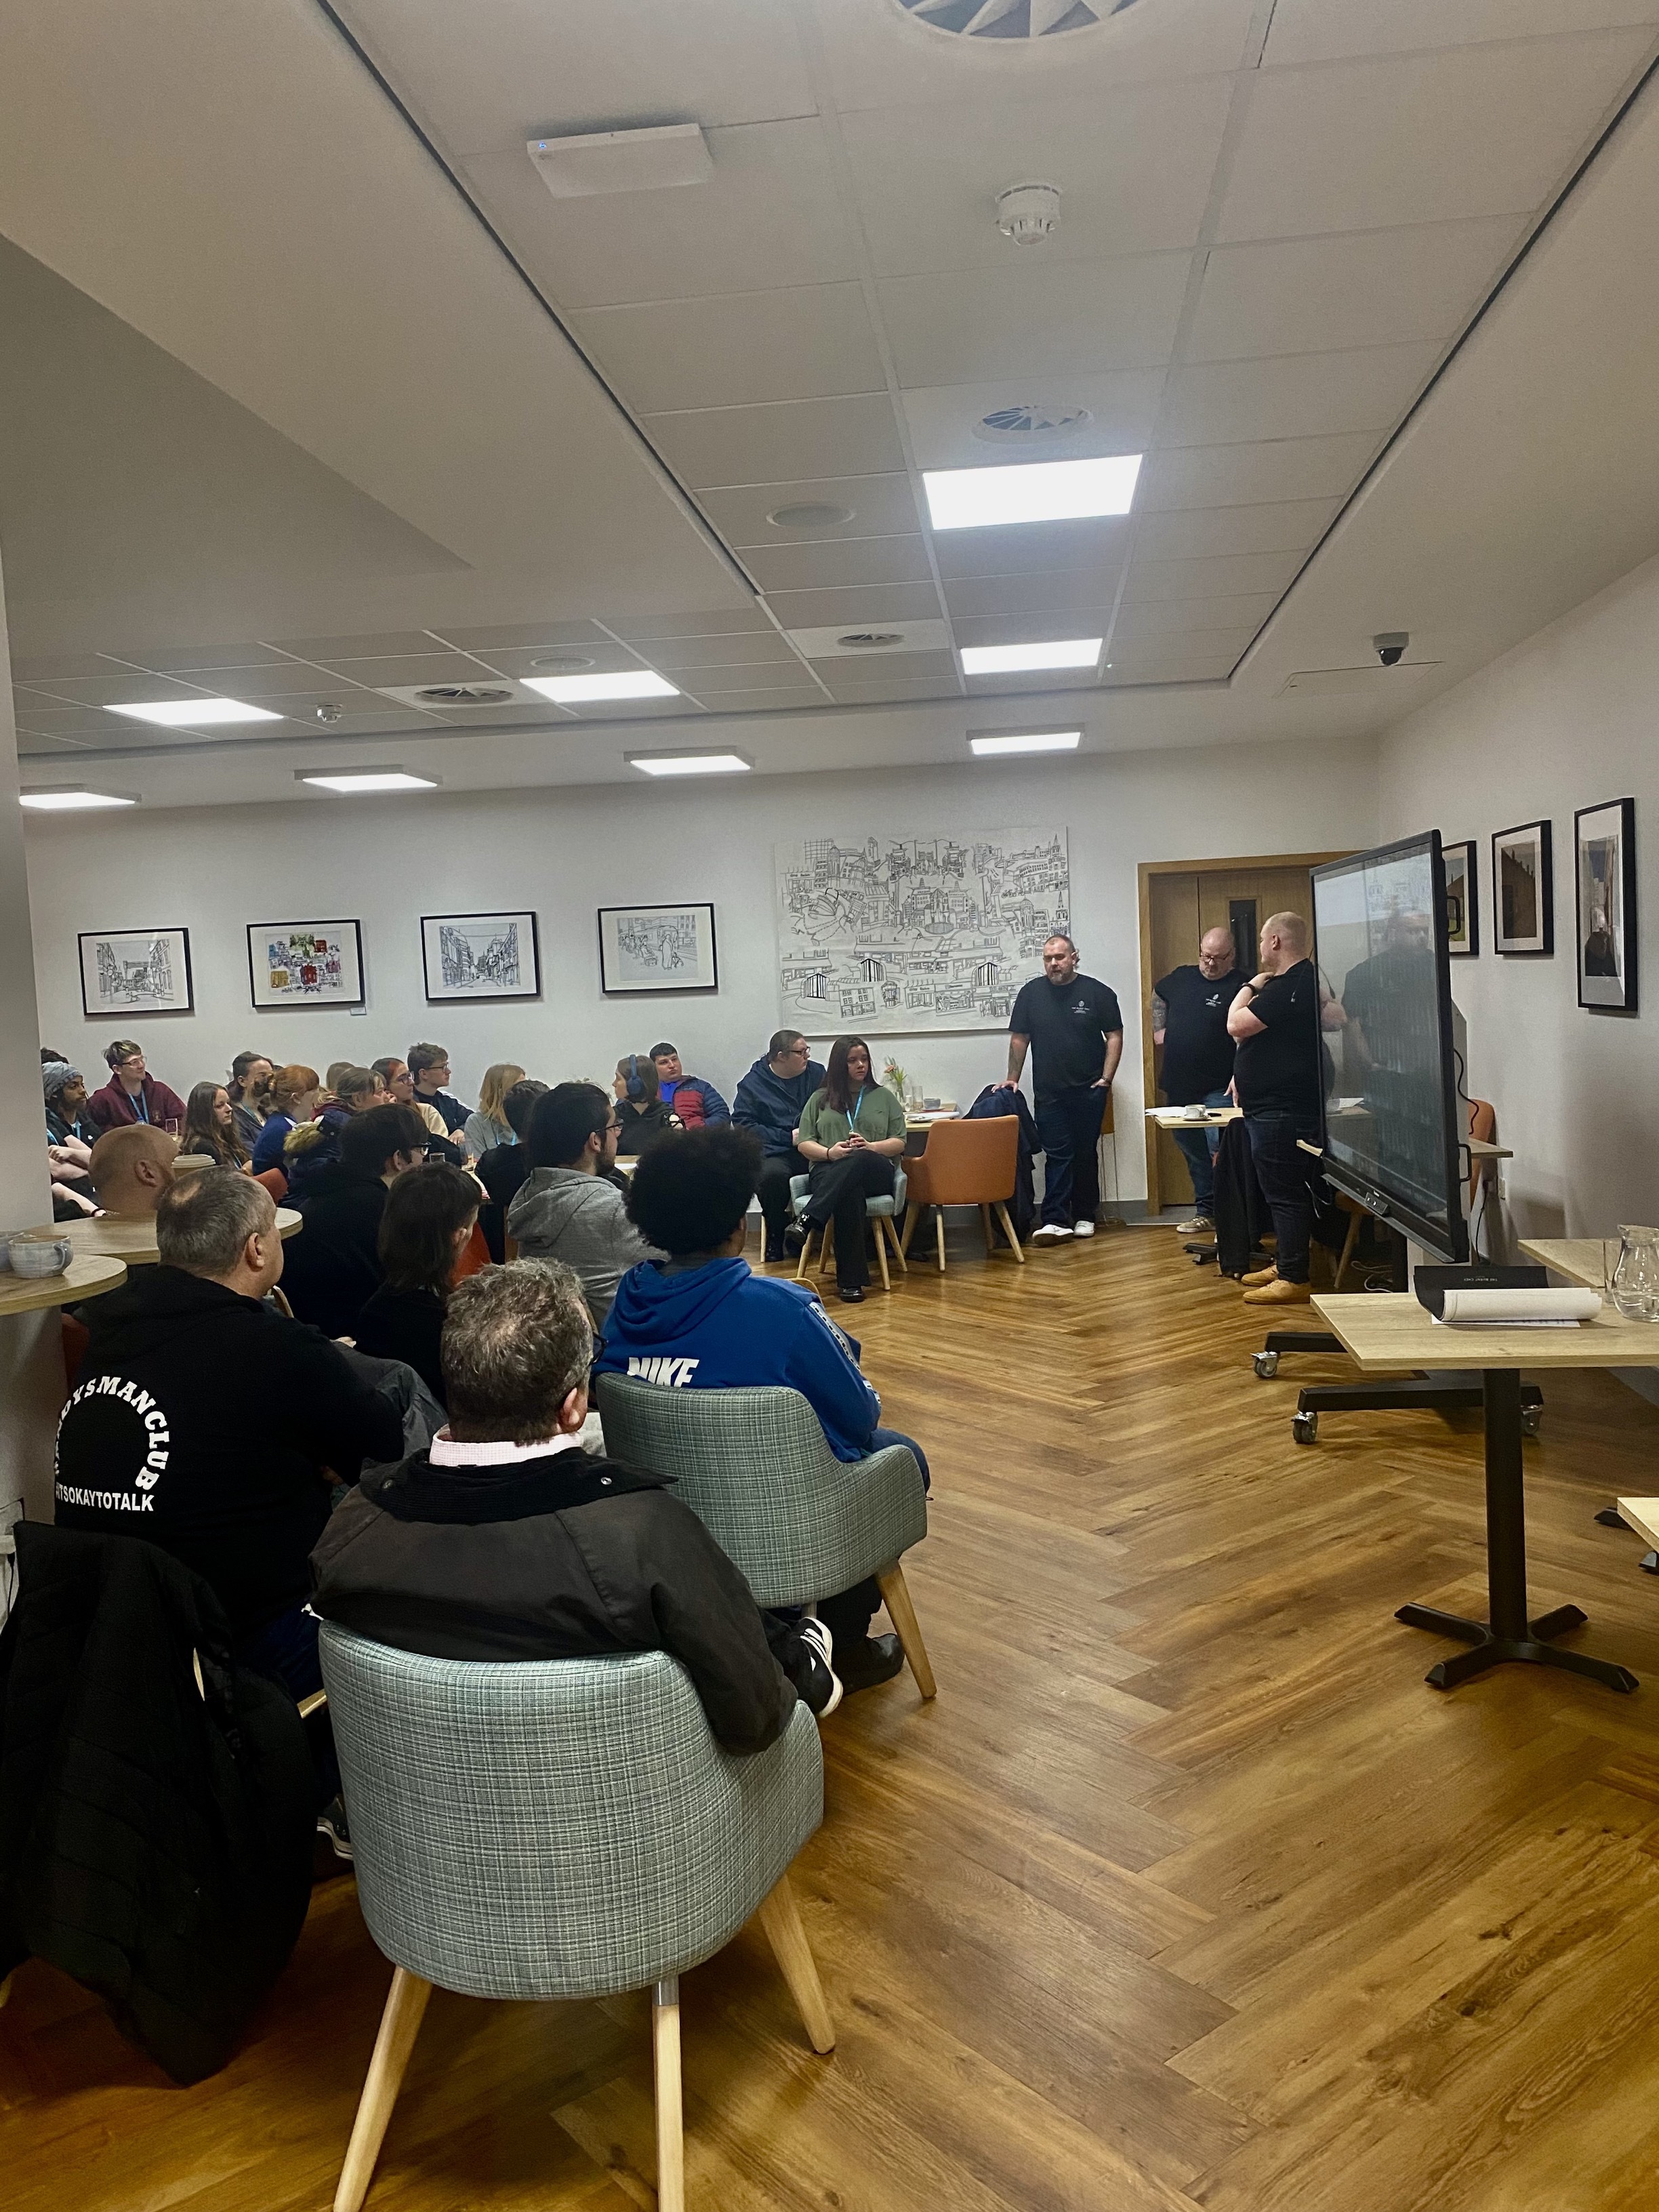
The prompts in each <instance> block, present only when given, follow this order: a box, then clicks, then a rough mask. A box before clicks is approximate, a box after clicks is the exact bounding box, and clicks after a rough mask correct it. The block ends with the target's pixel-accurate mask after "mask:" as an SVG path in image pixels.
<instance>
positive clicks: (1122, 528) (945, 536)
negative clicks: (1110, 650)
mask: <svg viewBox="0 0 1659 2212" xmlns="http://www.w3.org/2000/svg"><path fill="white" fill-rule="evenodd" d="M1129 533H1130V523H1129V518H1128V517H1127V515H1112V516H1107V517H1103V518H1102V519H1100V520H1095V521H1088V522H1027V523H1009V524H1000V525H996V526H993V527H991V528H990V529H987V530H940V531H936V532H934V536H933V552H934V556H935V558H936V559H937V560H938V562H939V574H940V576H941V577H942V578H944V579H945V581H946V582H949V581H950V580H951V579H952V578H953V577H955V578H960V577H964V576H1019V575H1027V574H1030V573H1031V572H1032V571H1034V570H1036V569H1054V568H1110V567H1112V566H1113V565H1114V564H1115V562H1117V561H1118V560H1120V559H1121V556H1122V553H1123V550H1124V549H1125V548H1126V547H1127V544H1128V543H1129Z"/></svg>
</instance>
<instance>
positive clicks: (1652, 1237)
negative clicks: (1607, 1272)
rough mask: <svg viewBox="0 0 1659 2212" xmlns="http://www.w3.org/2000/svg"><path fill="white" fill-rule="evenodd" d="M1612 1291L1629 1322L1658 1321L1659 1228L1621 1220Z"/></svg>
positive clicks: (1614, 1298)
mask: <svg viewBox="0 0 1659 2212" xmlns="http://www.w3.org/2000/svg"><path fill="white" fill-rule="evenodd" d="M1612 1290H1613V1304H1614V1305H1616V1306H1617V1307H1618V1309H1619V1310H1620V1313H1621V1314H1623V1316H1625V1318H1626V1321H1659V1229H1642V1228H1638V1227H1637V1226H1635V1225H1633V1224H1631V1223H1627V1222H1623V1221H1621V1222H1620V1225H1619V1257H1618V1259H1617V1261H1615V1262H1614V1263H1613V1281H1612Z"/></svg>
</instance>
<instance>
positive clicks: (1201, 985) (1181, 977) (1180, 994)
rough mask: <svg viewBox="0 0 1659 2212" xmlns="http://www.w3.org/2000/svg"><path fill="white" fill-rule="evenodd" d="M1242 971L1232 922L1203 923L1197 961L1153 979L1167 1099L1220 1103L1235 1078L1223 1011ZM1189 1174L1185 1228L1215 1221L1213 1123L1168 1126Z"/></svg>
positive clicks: (1155, 1031) (1216, 1138) (1216, 1135)
mask: <svg viewBox="0 0 1659 2212" xmlns="http://www.w3.org/2000/svg"><path fill="white" fill-rule="evenodd" d="M1243 981H1244V978H1243V976H1242V975H1240V974H1239V972H1238V961H1237V957H1236V955H1235V953H1234V951H1233V933H1232V932H1231V930H1230V929H1221V928H1218V929H1206V931H1205V933H1204V934H1203V936H1202V937H1200V939H1199V940H1198V965H1197V967H1196V968H1172V969H1170V973H1169V974H1168V975H1165V976H1164V978H1163V979H1162V981H1159V982H1157V983H1155V984H1154V985H1153V986H1152V1042H1153V1043H1154V1044H1158V1045H1161V1046H1162V1047H1163V1048H1164V1066H1163V1068H1162V1070H1161V1072H1160V1082H1161V1085H1162V1088H1163V1091H1164V1097H1165V1098H1167V1099H1168V1101H1169V1103H1170V1105H1171V1106H1225V1105H1226V1104H1227V1103H1228V1097H1229V1093H1228V1089H1227V1086H1228V1085H1229V1084H1230V1083H1231V1081H1232V1079H1233V1052H1234V1049H1235V1048H1234V1045H1233V1041H1232V1039H1231V1037H1230V1036H1228V1034H1227V1010H1228V1008H1229V1007H1230V1006H1231V1005H1232V1003H1233V1000H1235V999H1236V998H1237V996H1238V987H1239V985H1240V984H1241V983H1242V982H1243ZM1170 1135H1171V1136H1172V1137H1173V1138H1174V1139H1175V1140H1176V1144H1177V1145H1178V1146H1180V1147H1181V1150H1182V1153H1183V1155H1184V1156H1185V1158H1186V1162H1187V1165H1188V1169H1189V1170H1191V1173H1192V1178H1193V1218H1192V1219H1191V1220H1190V1221H1183V1222H1182V1224H1181V1227H1182V1231H1186V1232H1188V1233H1190V1234H1192V1235H1194V1236H1195V1235H1197V1233H1198V1232H1199V1231H1200V1230H1205V1229H1212V1228H1213V1227H1214V1226H1215V1220H1214V1213H1215V1155H1216V1147H1217V1146H1218V1144H1219V1142H1220V1137H1221V1132H1220V1130H1219V1129H1218V1128H1208V1129H1205V1128H1194V1129H1172V1130H1171V1131H1170Z"/></svg>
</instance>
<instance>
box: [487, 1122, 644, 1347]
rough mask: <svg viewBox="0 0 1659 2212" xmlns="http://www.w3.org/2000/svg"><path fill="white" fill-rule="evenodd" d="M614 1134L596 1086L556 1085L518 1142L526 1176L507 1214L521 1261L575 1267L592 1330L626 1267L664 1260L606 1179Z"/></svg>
mask: <svg viewBox="0 0 1659 2212" xmlns="http://www.w3.org/2000/svg"><path fill="white" fill-rule="evenodd" d="M524 1144H525V1150H526V1154H527V1155H528V1158H529V1160H530V1164H531V1172H530V1174H529V1176H526V1180H525V1182H523V1184H522V1185H521V1186H520V1190H519V1194H518V1195H517V1197H516V1198H514V1200H513V1203H512V1205H511V1206H509V1207H508V1208H507V1235H508V1236H509V1237H511V1238H512V1239H513V1243H515V1244H516V1245H517V1247H518V1252H519V1257H520V1259H521V1260H560V1261H563V1262H564V1264H565V1266H566V1267H574V1270H575V1272H576V1273H577V1274H578V1276H580V1279H581V1286H582V1294H583V1296H584V1297H586V1300H587V1306H588V1310H589V1312H590V1313H591V1314H592V1316H593V1326H594V1328H596V1329H602V1328H604V1327H605V1316H606V1315H607V1314H608V1313H609V1312H610V1310H611V1300H612V1298H614V1297H616V1295H617V1284H618V1283H620V1282H621V1280H622V1279H623V1276H624V1275H625V1274H626V1273H628V1271H629V1268H630V1267H637V1266H638V1264H639V1262H640V1261H641V1260H660V1259H662V1258H663V1257H664V1256H665V1255H663V1254H662V1253H660V1252H659V1251H658V1250H657V1249H656V1247H655V1246H654V1245H653V1244H647V1243H646V1241H645V1239H644V1237H641V1234H640V1232H639V1231H638V1230H637V1229H635V1226H634V1225H633V1223H632V1222H631V1221H630V1220H629V1218H628V1210H627V1208H626V1206H624V1205H623V1194H622V1192H621V1190H620V1189H619V1188H617V1183H616V1182H613V1181H612V1179H611V1178H612V1176H613V1175H614V1173H615V1170H616V1161H617V1114H616V1108H615V1103H614V1102H613V1101H612V1100H611V1098H609V1097H607V1096H606V1095H605V1092H604V1091H601V1090H600V1088H599V1085H598V1084H597V1083H561V1084H558V1085H556V1086H555V1087H554V1088H553V1089H552V1090H551V1091H549V1092H548V1093H547V1095H546V1096H545V1097H543V1098H538V1100H537V1101H536V1104H535V1107H534V1109H533V1110H532V1114H531V1116H530V1125H529V1127H528V1129H527V1130H526V1134H525V1139H524Z"/></svg>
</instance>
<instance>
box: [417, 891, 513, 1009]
mask: <svg viewBox="0 0 1659 2212" xmlns="http://www.w3.org/2000/svg"><path fill="white" fill-rule="evenodd" d="M421 954H422V962H423V964H424V967H425V971H426V995H427V1001H428V1005H431V1006H443V1005H449V1004H451V1003H453V1001H454V1000H459V999H533V998H535V997H536V996H537V995H538V994H539V992H540V990H541V987H542V986H541V971H540V963H539V961H538V957H537V954H538V949H537V943H536V917H535V915H533V914H532V913H530V912H528V911H526V912H524V913H522V914H428V915H422V917H421Z"/></svg>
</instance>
